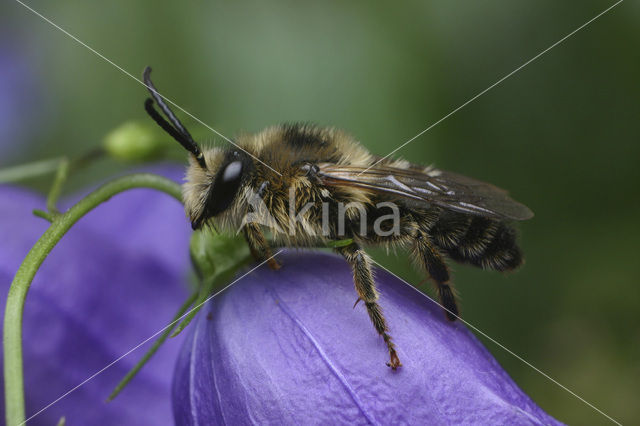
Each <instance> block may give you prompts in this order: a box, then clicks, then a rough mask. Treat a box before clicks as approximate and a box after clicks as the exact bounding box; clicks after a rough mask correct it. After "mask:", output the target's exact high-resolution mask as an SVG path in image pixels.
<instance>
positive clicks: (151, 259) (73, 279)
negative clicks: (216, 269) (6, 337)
mask: <svg viewBox="0 0 640 426" xmlns="http://www.w3.org/2000/svg"><path fill="white" fill-rule="evenodd" d="M164 174H165V175H167V174H168V175H169V176H170V177H172V178H174V179H176V180H179V179H180V176H181V174H182V169H181V168H175V167H174V168H172V169H171V170H170V171H168V172H167V171H165V173H164ZM44 204H45V201H44V198H43V197H42V196H40V195H36V194H33V193H30V192H27V191H25V190H23V189H18V188H16V187H12V186H6V185H5V186H0V239H1V241H2V244H1V245H0V287H1V288H0V295H1V296H0V304H1V306H2V307H3V308H4V304H5V300H6V294H7V291H8V288H9V284H10V283H11V281H12V279H13V276H14V274H15V272H16V270H17V269H18V266H19V264H20V262H21V261H22V260H23V258H24V256H25V255H26V253H27V251H28V250H29V249H30V248H31V246H32V245H33V244H34V243H35V241H36V240H37V238H38V237H39V236H40V235H42V233H43V232H44V230H45V229H46V228H47V223H46V222H45V221H44V220H43V219H40V218H36V217H34V216H33V215H32V214H31V210H32V209H34V208H44ZM189 234H190V229H189V225H188V223H187V221H186V220H185V218H184V212H183V209H182V206H181V205H180V204H179V203H178V202H176V200H174V199H173V198H171V197H169V196H168V195H166V194H162V193H159V192H155V191H151V190H144V189H137V190H133V191H130V192H127V193H124V194H120V195H117V196H115V197H114V198H113V199H111V200H110V201H108V202H107V203H105V204H103V205H102V206H100V207H99V208H97V209H96V210H94V211H93V212H91V213H89V214H88V215H87V216H86V217H85V218H83V219H81V220H80V222H79V223H78V224H77V225H76V226H74V227H73V228H72V229H71V230H70V231H69V233H68V234H67V235H66V236H65V237H64V238H63V239H62V240H61V242H60V243H59V244H58V246H56V247H55V248H54V250H53V251H52V253H51V254H50V255H49V257H48V258H47V259H46V260H45V262H44V264H43V265H42V267H41V269H40V271H38V274H37V275H36V278H35V280H34V282H33V284H32V286H31V290H30V292H29V295H28V297H27V302H26V306H25V315H24V327H23V330H24V341H23V348H24V373H25V398H26V409H27V417H29V416H31V415H33V414H35V413H36V412H37V411H39V410H40V409H42V408H44V407H45V406H46V405H48V404H49V403H51V402H53V401H54V400H55V399H57V398H58V397H60V396H61V395H62V394H64V393H65V392H67V391H69V390H70V389H72V388H73V387H74V386H76V385H78V384H79V383H81V382H82V381H83V380H85V379H86V378H88V377H89V376H91V375H92V374H94V373H95V372H97V371H98V370H100V369H102V368H103V367H105V366H106V365H107V364H109V363H110V362H112V361H114V360H115V359H116V358H118V357H119V356H121V355H123V354H124V353H125V352H127V351H128V350H129V349H131V348H132V347H134V346H135V345H137V344H139V343H140V342H141V341H143V340H145V339H146V338H148V337H150V336H151V335H152V334H154V333H155V332H157V331H158V330H159V329H161V328H162V327H164V326H165V325H166V324H167V323H168V322H169V321H170V320H171V318H172V317H173V315H174V313H175V312H176V311H177V309H178V307H179V306H180V305H181V303H182V301H183V300H184V299H185V298H186V297H187V294H186V293H187V286H186V281H187V274H188V271H189V260H188V256H189V255H188V238H189ZM3 312H4V309H3ZM178 339H182V337H181V336H180V337H178ZM150 344H151V342H149V343H148V344H147V345H145V346H143V347H141V348H140V349H138V350H137V351H135V352H134V353H132V354H131V355H129V356H127V357H126V358H124V359H123V360H121V361H120V362H118V363H117V364H115V365H114V366H113V367H111V368H109V369H108V370H106V371H105V372H104V373H102V374H100V375H98V376H97V377H96V378H94V379H93V380H91V381H89V382H88V383H86V384H85V385H83V386H82V387H80V388H79V389H78V390H76V391H75V392H73V393H71V394H69V395H68V396H67V397H65V398H64V399H62V400H61V401H60V402H58V403H56V404H54V405H53V406H51V407H50V408H48V409H47V410H45V411H44V412H42V413H41V414H40V415H38V416H37V417H35V418H34V419H33V420H32V421H29V424H33V425H38V424H46V425H52V424H56V422H57V421H58V419H59V418H60V417H62V416H65V417H66V419H67V424H100V425H127V424H153V425H162V424H172V423H173V422H172V414H171V400H170V385H171V371H172V369H173V366H174V364H175V361H176V357H177V353H178V349H179V346H180V344H179V342H177V341H174V340H169V341H168V342H167V343H166V344H165V345H164V346H163V347H162V349H161V350H160V351H159V352H158V353H157V354H156V355H155V356H154V357H153V358H152V359H151V361H150V362H149V363H148V364H147V365H146V366H145V368H143V369H142V371H141V372H140V374H139V375H138V376H137V377H136V378H135V379H134V380H133V381H132V382H131V383H130V384H129V386H128V387H127V388H125V389H124V391H123V392H122V393H121V394H120V395H119V396H118V397H117V398H116V399H115V400H114V401H113V402H110V403H107V402H105V400H106V398H107V396H108V395H109V393H110V392H111V390H112V389H113V388H114V387H115V385H116V384H117V383H118V381H119V380H120V379H121V378H122V377H123V376H124V375H125V373H126V372H127V371H128V370H129V369H130V368H131V367H132V366H133V365H134V364H135V363H136V362H137V361H138V359H139V358H140V357H141V356H142V354H143V353H144V351H145V350H146V349H147V348H148V347H149V345H150ZM0 394H2V395H1V396H2V399H1V400H0V415H2V419H4V389H2V390H0ZM0 422H2V421H1V420H0Z"/></svg>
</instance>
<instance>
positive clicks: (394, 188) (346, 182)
mask: <svg viewBox="0 0 640 426" xmlns="http://www.w3.org/2000/svg"><path fill="white" fill-rule="evenodd" d="M318 177H319V178H320V179H321V180H322V182H323V183H324V184H325V185H329V186H352V187H358V188H362V189H365V190H369V191H372V192H378V193H384V194H387V195H388V196H389V197H392V198H393V197H400V198H407V199H411V200H415V201H417V202H424V203H425V204H428V205H431V204H434V205H437V206H440V207H443V208H446V209H450V210H455V211H458V212H462V213H467V214H472V215H477V216H485V217H490V218H497V219H508V220H526V219H530V218H531V217H533V212H532V211H531V210H529V208H528V207H527V206H525V205H524V204H520V203H518V202H517V201H514V200H512V199H511V198H509V196H508V195H507V192H506V191H505V190H503V189H500V188H498V187H496V186H493V185H491V184H489V183H485V182H481V181H478V180H475V179H471V178H469V177H466V176H462V175H459V174H457V173H451V172H446V171H444V170H437V169H430V170H426V171H425V170H418V169H406V170H405V169H400V168H396V167H390V166H385V165H381V166H375V167H373V168H371V169H368V170H367V169H366V168H365V167H356V166H348V165H345V166H342V165H337V164H330V163H322V164H318Z"/></svg>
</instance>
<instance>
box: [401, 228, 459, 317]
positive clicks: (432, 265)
mask: <svg viewBox="0 0 640 426" xmlns="http://www.w3.org/2000/svg"><path fill="white" fill-rule="evenodd" d="M412 254H413V257H414V259H415V260H416V262H417V263H418V264H419V265H420V266H421V267H422V268H423V269H424V270H425V271H427V272H428V273H429V275H430V276H431V278H432V279H433V281H434V282H435V285H436V292H437V293H438V299H439V300H440V305H441V306H442V307H443V308H444V311H445V315H446V316H447V319H448V320H449V321H455V320H456V319H457V318H458V316H459V311H458V305H457V303H456V295H455V291H454V288H453V287H452V285H451V283H450V282H449V279H450V277H449V268H448V267H447V264H446V263H445V261H444V259H443V257H442V255H441V254H440V252H439V251H438V249H437V248H436V247H435V246H434V245H433V244H432V243H431V239H430V238H429V235H428V234H427V233H426V232H424V231H418V233H417V235H416V236H415V243H414V245H413V253H412Z"/></svg>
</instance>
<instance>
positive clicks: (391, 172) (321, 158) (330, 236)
mask: <svg viewBox="0 0 640 426" xmlns="http://www.w3.org/2000/svg"><path fill="white" fill-rule="evenodd" d="M150 72H151V69H150V68H148V67H147V69H146V70H145V72H144V82H145V84H146V85H147V88H148V89H149V92H150V93H151V95H152V98H149V99H147V100H146V103H145V108H146V110H147V112H148V114H149V115H150V116H151V117H152V118H153V119H154V120H155V121H156V122H157V123H158V124H159V125H160V126H161V127H162V128H163V129H164V130H165V131H167V132H168V133H169V134H170V135H171V136H172V137H173V138H174V139H176V140H177V141H178V142H179V143H180V144H181V145H182V146H183V147H184V148H186V149H187V150H188V151H189V152H190V153H191V156H190V160H189V163H190V164H189V167H188V170H187V181H186V183H185V184H184V187H183V194H184V202H185V209H186V213H187V216H188V217H189V219H190V220H191V224H192V226H193V228H194V229H198V228H201V227H202V226H205V225H213V224H214V223H215V224H216V225H219V226H221V227H222V228H223V229H228V230H235V231H237V230H240V229H241V230H242V232H243V233H244V236H245V238H246V240H247V242H248V244H249V247H250V249H251V252H252V254H253V255H254V257H255V258H256V259H262V260H264V259H268V265H269V266H270V267H271V268H273V269H278V268H279V264H278V263H277V261H276V260H275V259H274V258H273V257H272V252H271V248H270V243H269V242H268V241H267V239H266V238H265V236H264V234H263V230H264V229H268V230H269V231H270V233H271V235H272V239H273V243H274V244H276V245H284V246H289V247H314V246H326V245H327V244H328V243H330V242H335V241H338V242H340V243H339V244H334V247H335V251H337V252H338V253H339V254H341V255H342V256H344V258H345V259H346V261H347V262H348V263H349V264H350V265H351V268H352V269H353V280H354V284H355V288H356V292H357V294H358V299H357V300H356V304H357V303H358V302H359V301H363V302H364V304H365V306H366V308H367V312H368V314H369V317H370V319H371V321H372V323H373V325H374V327H375V329H376V331H377V332H378V333H379V334H380V335H381V336H382V338H383V339H384V341H385V343H386V345H387V347H388V350H389V357H390V361H389V363H387V365H389V366H390V367H391V368H393V369H394V370H395V369H396V368H397V367H399V366H400V365H401V364H400V360H399V358H398V355H397V353H396V350H395V347H394V343H393V342H392V340H391V336H390V335H389V329H388V327H387V322H386V320H385V318H384V316H383V314H382V310H381V308H380V306H379V305H378V303H377V300H378V293H377V291H376V287H375V282H374V278H373V274H372V269H371V260H370V258H369V256H368V255H367V253H366V252H365V251H364V250H363V248H362V247H363V246H375V245H382V246H386V247H390V246H391V247H396V246H398V247H404V248H408V249H409V250H410V253H411V255H412V258H413V259H414V261H415V263H416V264H417V265H418V266H419V267H420V268H422V270H424V271H425V272H426V273H428V274H429V276H430V277H431V279H432V280H433V282H434V283H435V288H436V291H437V294H438V297H439V300H440V303H441V305H442V306H443V307H444V310H445V314H446V316H447V318H448V319H449V320H451V321H454V320H455V319H456V317H457V316H458V307H457V305H456V297H455V292H454V289H453V287H452V283H451V282H450V275H449V269H448V267H447V265H446V263H445V258H447V257H448V258H450V259H452V260H454V261H457V262H461V263H468V264H471V265H474V266H478V267H482V268H484V269H494V270H498V271H508V270H512V269H515V268H517V267H518V266H520V265H521V264H522V261H523V258H522V253H521V251H520V249H519V247H518V245H517V244H516V234H515V231H514V229H513V228H512V227H511V226H510V225H509V222H511V221H519V220H525V219H529V218H531V217H532V216H533V213H532V212H531V211H530V210H529V209H528V208H527V207H526V206H524V205H522V204H520V203H518V202H516V201H514V200H512V199H511V198H509V197H508V196H507V193H506V191H504V190H502V189H499V188H497V187H495V186H493V185H490V184H487V183H484V182H479V181H477V180H474V179H471V178H468V177H465V176H462V175H458V174H455V173H451V172H446V171H443V170H438V169H434V168H431V167H427V168H425V167H423V166H419V165H415V164H412V163H409V162H407V161H404V160H391V159H381V158H379V157H375V156H373V155H372V154H370V153H369V152H368V151H367V150H366V149H365V148H363V147H362V146H361V145H360V144H359V143H358V142H357V141H356V140H354V139H353V138H352V137H351V136H349V135H348V134H346V133H344V132H342V131H340V130H337V129H333V128H321V127H316V126H313V125H308V124H286V125H280V126H275V127H270V128H268V129H266V130H264V131H262V132H260V133H258V134H255V135H242V136H240V137H238V138H237V139H236V140H235V142H234V145H235V146H233V147H229V148H227V149H222V148H211V149H207V150H205V151H201V150H200V148H199V146H198V145H197V144H196V143H195V142H194V140H193V138H192V137H191V135H190V134H189V132H188V131H187V130H186V129H185V128H184V126H183V125H182V123H180V121H179V120H178V119H177V118H176V116H175V115H174V114H173V113H172V112H171V110H170V109H169V108H168V106H167V105H166V104H165V103H164V101H163V100H162V98H161V97H160V95H159V94H158V92H157V90H156V89H155V87H154V86H153V83H152V82H151V79H150ZM154 100H155V103H157V105H158V106H159V107H160V109H161V110H162V112H163V113H164V114H165V116H166V117H167V119H168V121H167V120H165V119H164V118H163V117H162V116H161V115H160V114H159V113H158V112H157V111H156V110H155V108H154Z"/></svg>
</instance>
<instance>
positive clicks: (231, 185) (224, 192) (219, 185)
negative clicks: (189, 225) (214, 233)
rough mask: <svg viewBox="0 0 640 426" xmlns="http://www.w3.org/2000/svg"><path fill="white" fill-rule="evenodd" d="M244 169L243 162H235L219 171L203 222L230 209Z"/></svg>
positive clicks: (210, 193)
mask: <svg viewBox="0 0 640 426" xmlns="http://www.w3.org/2000/svg"><path fill="white" fill-rule="evenodd" d="M243 168H244V165H243V163H242V161H240V160H235V161H232V162H230V163H229V164H227V165H226V166H225V167H224V168H223V169H220V170H219V171H218V174H217V175H216V178H215V180H214V182H213V185H212V187H211V190H210V191H209V196H208V198H207V204H206V207H205V211H204V213H203V218H202V220H203V221H204V220H206V219H208V218H210V217H212V216H215V215H217V214H219V213H222V212H223V211H225V210H226V209H227V208H229V206H230V205H231V203H232V202H233V199H234V198H235V197H236V195H237V193H238V190H239V189H240V185H241V183H242V172H243Z"/></svg>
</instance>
